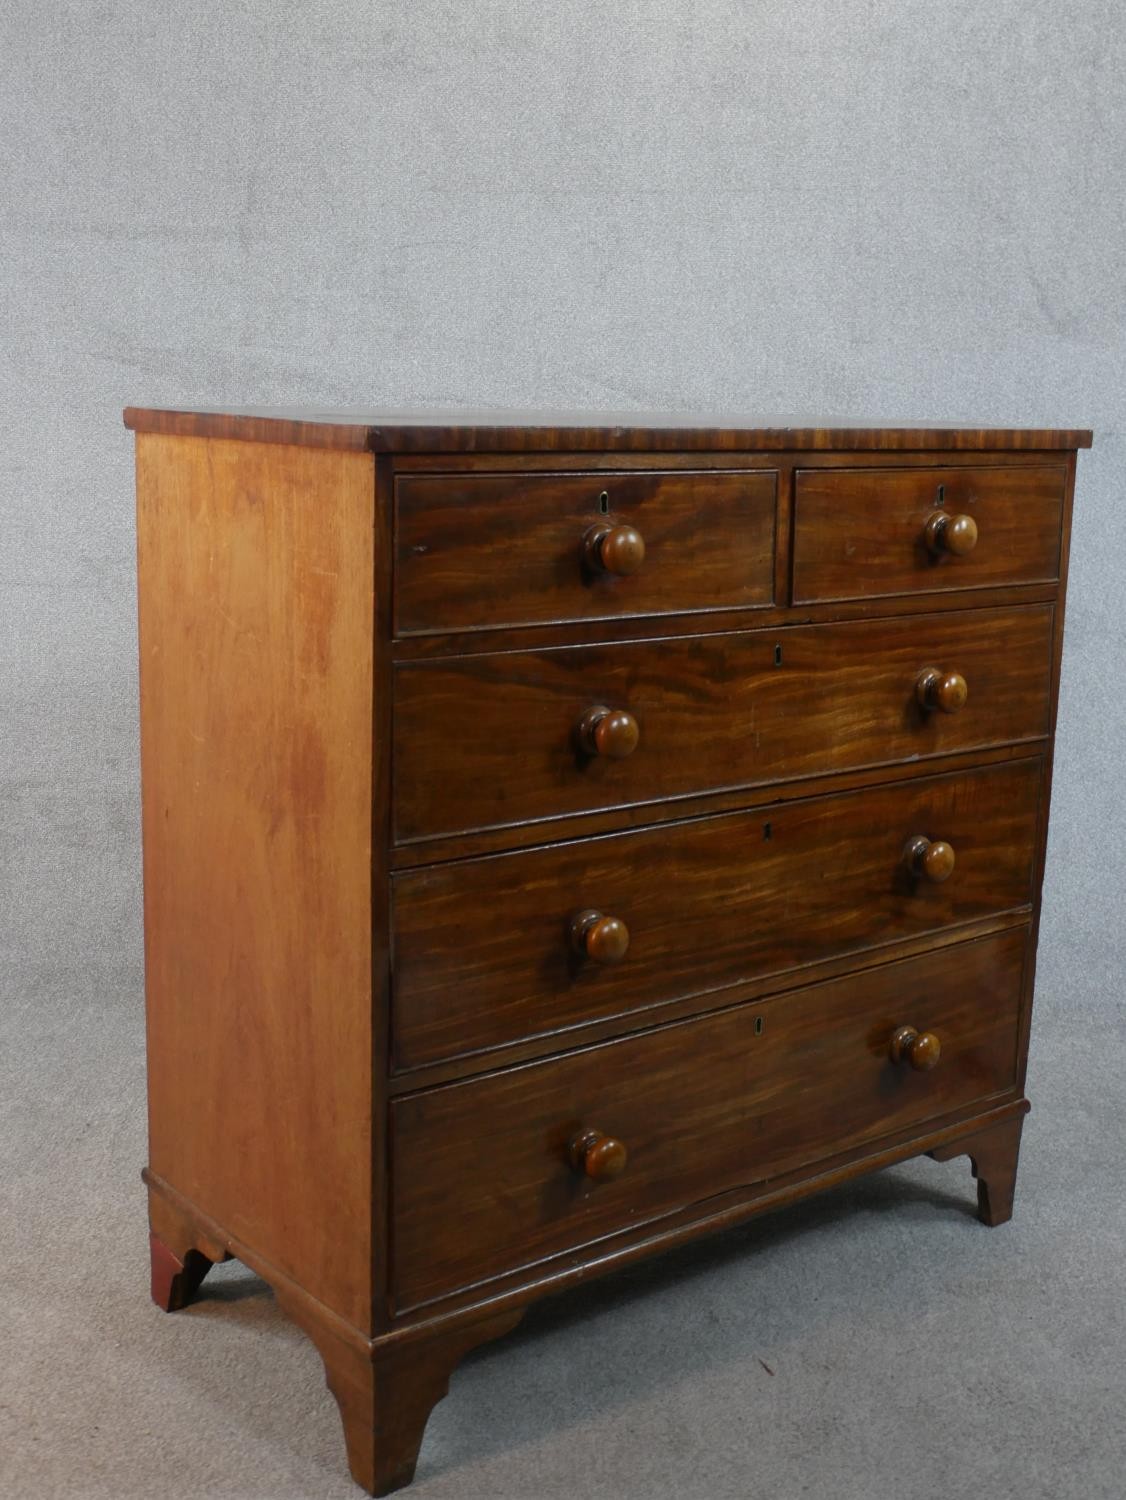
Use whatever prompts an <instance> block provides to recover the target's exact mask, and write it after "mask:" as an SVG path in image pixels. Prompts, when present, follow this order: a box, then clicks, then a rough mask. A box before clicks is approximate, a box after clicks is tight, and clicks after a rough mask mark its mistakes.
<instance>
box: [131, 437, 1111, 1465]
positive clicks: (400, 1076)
mask: <svg viewBox="0 0 1126 1500" xmlns="http://www.w3.org/2000/svg"><path fill="white" fill-rule="evenodd" d="M126 421H127V424H128V425H129V426H130V427H131V428H133V429H134V430H135V432H136V446H137V493H138V542H139V564H140V574H139V576H140V589H139V599H140V651H141V717H142V773H143V815H144V864H145V869H144V874H145V949H146V971H147V1017H148V1059H149V1100H150V1113H149V1118H150V1158H149V1165H148V1167H147V1169H146V1171H145V1174H144V1176H145V1181H146V1183H147V1184H148V1191H149V1212H150V1224H151V1248H152V1290H153V1296H154V1298H155V1299H156V1301H157V1302H158V1304H159V1305H160V1306H162V1307H164V1308H165V1309H168V1310H171V1309H173V1308H176V1307H180V1306H183V1305H184V1304H185V1303H186V1302H187V1301H188V1300H189V1299H190V1297H191V1296H192V1295H193V1294H194V1292H195V1291H196V1289H197V1288H198V1286H199V1284H200V1282H201V1280H202V1278H203V1276H204V1274H205V1273H206V1271H207V1270H208V1268H209V1267H210V1266H211V1265H212V1264H213V1263H214V1262H215V1261H217V1260H222V1259H226V1258H228V1257H231V1256H236V1257H238V1258H239V1259H240V1260H242V1261H245V1262H246V1264H247V1265H249V1266H251V1267H253V1269H254V1270H255V1271H257V1272H258V1273H259V1274H260V1275H261V1276H262V1277H264V1278H265V1280H266V1281H267V1282H269V1283H270V1285H271V1286H272V1287H273V1289H274V1291H275V1293H276V1295H277V1297H278V1300H279V1302H280V1303H281V1305H282V1306H283V1307H284V1308H285V1309H286V1310H287V1311H288V1312H289V1313H290V1314H291V1315H292V1317H293V1318H294V1319H295V1320H296V1321H297V1322H298V1323H299V1324H300V1325H301V1326H302V1327H303V1328H304V1329H305V1330H306V1331H307V1332H308V1333H309V1335H310V1336H311V1338H312V1339H313V1340H314V1342H315V1343H316V1345H317V1347H318V1349H319V1350H320V1353H321V1355H322V1356H323V1358H324V1363H325V1368H326V1373H327V1378H328V1383H329V1386H330V1388H331V1390H332V1391H333V1394H334V1395H335V1397H336V1399H337V1402H338V1404H339V1407H340V1411H341V1415H342V1418H343V1423H344V1431H345V1437H346V1442H347V1450H348V1456H349V1461H350V1464H351V1469H352V1473H353V1474H354V1476H355V1478H356V1479H357V1480H358V1481H359V1483H360V1484H361V1485H363V1486H364V1487H365V1488H366V1489H368V1490H369V1491H370V1492H371V1493H373V1494H383V1493H386V1492H387V1491H388V1490H391V1489H394V1488H396V1487H397V1486H399V1485H402V1484H405V1483H407V1482H408V1481H409V1480H410V1478H411V1476H412V1474H413V1471H414V1464H415V1459H416V1457H417V1453H418V1449H419V1445H420V1443H421V1440H422V1433H423V1429H424V1427H425V1423H426V1419H427V1417H428V1415H429V1412H430V1410H431V1407H432V1406H433V1405H434V1403H435V1402H436V1401H437V1400H438V1399H439V1398H440V1397H441V1396H442V1395H443V1393H444V1392H445V1389H446V1385H447V1381H448V1379H449V1376H450V1374H451V1372H452V1370H453V1369H454V1367H455V1365H456V1363H457V1361H458V1360H459V1359H460V1357H461V1356H462V1355H463V1354H464V1353H465V1352H466V1351H467V1350H468V1349H470V1348H472V1347H473V1346H474V1345H476V1344H479V1343H481V1342H482V1341H484V1340H486V1339H490V1338H493V1337H495V1336H496V1335H498V1334H500V1333H502V1332H504V1331H505V1330H506V1329H508V1328H511V1327H512V1326H513V1325H514V1324H515V1323H516V1321H517V1320H518V1319H519V1317H520V1315H521V1312H522V1311H523V1309H524V1308H525V1307H526V1306H527V1304H528V1303H529V1302H530V1301H531V1300H532V1299H534V1298H536V1297H538V1296H541V1295H543V1294H545V1293H548V1292H554V1291H559V1290H562V1289H563V1288H566V1287H567V1286H569V1285H571V1284H577V1283H581V1282H582V1281H584V1280H585V1279H587V1278H588V1277H589V1276H590V1275H592V1274H594V1273H596V1272H601V1271H607V1270H610V1269H612V1268H613V1267H615V1266H619V1265H623V1264H625V1263H627V1262H629V1261H632V1260H635V1259H637V1258H639V1257H642V1256H646V1255H649V1254H652V1253H655V1252H657V1251H659V1250H661V1249H662V1248H664V1247H667V1246H671V1245H673V1244H676V1243H678V1242H681V1241H684V1240H686V1239H688V1238H691V1237H693V1236H695V1235H699V1234H702V1233H705V1232H707V1231H708V1230H711V1229H715V1228H719V1227H721V1226H724V1225H728V1224H731V1223H734V1222H736V1221H738V1220H740V1219H743V1218H746V1217H748V1216H750V1215H752V1214H755V1213H758V1212H761V1211H763V1210H766V1209H770V1208H776V1207H779V1206H781V1205H783V1204H785V1203H787V1202H789V1201H791V1200H793V1199H796V1198H798V1197H800V1196H802V1195H805V1194H808V1193H812V1192H815V1191H817V1190H819V1189H820V1188H823V1187H826V1186H829V1185H832V1184H835V1183H838V1182H840V1181H842V1180H843V1179H846V1178H848V1177H851V1176H854V1175H857V1174H859V1173H862V1172H868V1171H872V1170H875V1169H877V1168H880V1167H883V1166H886V1165H888V1164H891V1163H894V1162H896V1161H900V1160H903V1159H905V1158H908V1157H911V1156H916V1155H921V1154H925V1153H929V1154H930V1155H931V1156H933V1157H936V1158H938V1159H940V1160H944V1159H947V1158H950V1157H954V1156H959V1155H963V1156H967V1157H968V1158H969V1160H970V1162H971V1164H972V1167H973V1172H974V1175H975V1177H976V1178H977V1186H978V1199H979V1207H980V1216H981V1218H982V1219H983V1220H984V1221H985V1222H986V1223H987V1224H998V1223H1001V1222H1003V1221H1004V1220H1005V1219H1007V1218H1008V1217H1009V1215H1010V1212H1011V1207H1012V1199H1013V1185H1014V1179H1015V1175H1016V1166H1017V1153H1018V1147H1019V1142H1020V1132H1021V1123H1022V1119H1023V1115H1024V1112H1025V1111H1026V1110H1027V1108H1028V1104H1027V1101H1026V1100H1025V1097H1024V1076H1025V1058H1026V1053H1027V1044H1028V1032H1029V1020H1030V1006H1031V999H1032V989H1033V969H1034V958H1035V944H1036V928H1037V920H1038V912H1039V893H1040V886H1041V880H1042V876H1043V863H1044V850H1045V842H1046V833H1047V817H1048V802H1049V791H1050V775H1051V751H1052V733H1053V724H1054V717H1055V704H1056V694H1057V686H1058V672H1059V661H1060V649H1061V642H1062V630H1063V596H1064V585H1065V579H1066V573H1067V551H1068V534H1069V519H1070V509H1071V501H1072V491H1073V483H1074V474H1075V462H1076V450H1077V449H1078V448H1080V447H1084V446H1087V445H1088V444H1089V443H1090V434H1089V433H1087V432H1081V431H1028V430H1010V429H1002V430H990V431H982V430H967V429H955V428H937V427H936V428H909V429H908V428H883V429H879V428H858V427H823V426H822V427H815V426H808V427H805V426H803V427H796V426H790V427H783V426H769V425H757V426H756V425H753V424H748V423H741V424H734V423H725V424H719V423H708V424H702V423H701V424H693V423H691V422H689V421H687V420H683V421H676V420H669V419H657V418H647V417H631V418H628V419H622V420H621V421H620V422H618V423H614V424H611V423H610V422H608V421H607V420H606V419H601V421H596V419H589V420H587V419H581V418H576V419H571V420H563V419H561V420H559V421H550V422H549V421H546V420H545V419H543V418H536V417H532V416H525V417H519V416H513V417H511V418H510V417H508V416H503V415H502V416H497V415H495V414H494V415H489V416H481V417H460V418H456V419H455V418H442V417H417V418H415V417H383V416H380V415H378V414H357V415H355V416H350V415H335V414H331V415H329V414H326V415H323V416H320V415H316V414H285V413H273V414H271V413H242V414H240V413H236V412H218V411H212V412H205V411H197V412H192V411H156V410H149V409H136V408H131V409H130V410H129V411H128V412H127V413H126Z"/></svg>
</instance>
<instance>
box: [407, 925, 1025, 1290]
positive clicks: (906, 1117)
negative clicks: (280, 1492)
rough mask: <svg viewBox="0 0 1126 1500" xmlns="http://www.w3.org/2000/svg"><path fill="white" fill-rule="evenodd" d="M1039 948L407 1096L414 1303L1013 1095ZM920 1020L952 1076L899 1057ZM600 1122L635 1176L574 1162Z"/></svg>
mask: <svg viewBox="0 0 1126 1500" xmlns="http://www.w3.org/2000/svg"><path fill="white" fill-rule="evenodd" d="M1026 943H1027V934H1026V932H1025V931H1024V930H1018V931H1015V932H1010V933H1005V934H1002V935H1001V936H999V937H996V938H989V939H986V940H985V941H983V942H977V943H969V944H966V945H964V946H962V947H959V948H953V949H947V950H946V951H944V952H943V953H942V954H940V955H936V956H933V957H928V958H926V959H916V960H911V961H908V962H906V963H902V964H889V965H887V966H886V967H884V968H878V969H874V970H869V971H868V972H866V973H864V974H862V975H859V976H856V977H854V978H851V979H845V980H838V981H836V982H835V983H833V984H829V985H823V986H815V987H813V988H812V989H809V990H803V991H797V992H793V993H791V994H789V995H788V996H786V997H784V998H780V999H777V1000H769V1001H765V1002H763V1003H761V1004H755V1005H751V1006H737V1007H735V1008H734V1009H732V1010H729V1011H724V1012H720V1013H719V1014H717V1015H715V1016H712V1017H709V1018H704V1019H701V1020H695V1021H687V1022H681V1023H678V1024H676V1025H672V1026H667V1027H661V1028H659V1029H657V1030H655V1031H651V1032H646V1033H642V1034H640V1035H636V1036H633V1037H630V1038H627V1039H625V1040H622V1041H618V1042H612V1043H608V1044H606V1045H603V1046H601V1047H593V1048H589V1049H585V1050H582V1051H579V1052H575V1053H571V1054H567V1055H564V1056H560V1057H555V1058H552V1059H550V1060H548V1061H545V1062H542V1063H537V1064H535V1065H533V1066H530V1067H524V1068H515V1069H509V1070H505V1071H503V1072H499V1073H493V1074H489V1075H486V1076H485V1077H483V1078H477V1079H473V1080H470V1081H469V1082H466V1083H459V1084H451V1085H447V1086H446V1087H444V1088H438V1089H432V1090H426V1091H423V1092H421V1093H418V1094H411V1095H407V1096H406V1097H404V1098H401V1099H397V1100H395V1102H394V1103H393V1105H392V1117H393V1128H392V1151H393V1153H394V1156H393V1166H392V1178H393V1182H394V1212H393V1226H394V1227H393V1234H394V1250H393V1256H392V1265H393V1293H394V1296H395V1300H396V1304H397V1305H398V1306H400V1307H408V1306H411V1305H415V1304H418V1303H421V1302H424V1301H427V1300H428V1299H431V1298H434V1297H437V1296H439V1295H441V1293H442V1292H444V1291H448V1290H450V1289H452V1288H453V1287H456V1286H459V1285H462V1284H464V1283H466V1282H472V1281H477V1280H479V1279H481V1278H487V1277H489V1276H495V1275H498V1274H500V1273H501V1272H503V1271H506V1270H510V1269H512V1268H513V1267H515V1266H518V1265H522V1264H528V1263H531V1262H534V1261H535V1260H536V1259H538V1258H539V1257H541V1256H546V1255H550V1254H552V1253H554V1252H558V1251H559V1250H561V1249H563V1248H570V1247H577V1246H579V1245H582V1244H584V1243H587V1242H589V1241H592V1240H594V1239H595V1238H596V1237H597V1236H599V1235H601V1234H608V1233H611V1232H613V1231H614V1230H615V1229H617V1228H620V1227H622V1226H623V1225H626V1224H636V1223H637V1222H639V1221H640V1220H643V1219H645V1218H653V1217H655V1216H658V1215H660V1214H661V1213H663V1212H667V1211H668V1210H670V1209H672V1208H674V1207H676V1206H678V1205H679V1204H681V1203H683V1202H686V1201H695V1200H698V1199H701V1198H705V1197H707V1196H709V1195H710V1194H713V1193H718V1192H720V1191H722V1190H724V1189H727V1188H732V1187H735V1186H737V1185H739V1184H742V1183H750V1182H754V1181H758V1180H761V1179H762V1178H764V1177H766V1176H769V1175H771V1174H773V1173H775V1172H781V1171H783V1170H784V1169H785V1168H786V1167H788V1166H792V1165H796V1164H797V1163H799V1162H808V1163H810V1164H811V1165H812V1164H813V1163H815V1162H816V1161H817V1160H818V1159H819V1157H822V1156H828V1155H830V1154H831V1153H832V1151H833V1150H839V1149H842V1148H843V1147H845V1146H847V1145H849V1144H851V1143H853V1142H856V1141H859V1140H862V1139H864V1138H865V1137H868V1136H875V1135H878V1134H880V1133H881V1132H886V1131H889V1130H891V1129H893V1128H896V1127H902V1126H909V1125H913V1124H915V1123H916V1122H918V1121H921V1120H926V1119H929V1118H933V1117H937V1116H940V1115H942V1114H943V1113H944V1112H945V1111H948V1110H952V1109H954V1108H956V1107H957V1106H959V1105H961V1104H965V1103H967V1102H968V1101H969V1100H971V1099H975V1098H980V1099H988V1098H989V1097H991V1096H993V1095H996V1094H999V1093H1001V1092H1002V1091H1003V1090H1004V1089H1006V1088H1007V1087H1010V1086H1011V1085H1012V1083H1013V1081H1014V1077H1015V1067H1016V1050H1015V1047H1014V1045H1013V1037H1014V1033H1015V1028H1016V1022H1017V1017H1018V1014H1019V1009H1020V994H1021V984H1020V980H1021V970H1022V966H1023V962H1024V953H1025V948H1026ZM760 1021H761V1023H762V1024H761V1029H760V1028H759V1026H758V1024H757V1023H759V1022H760ZM902 1024H912V1025H915V1026H917V1027H919V1028H920V1029H924V1030H933V1031H935V1032H938V1033H940V1034H941V1036H942V1039H943V1059H942V1065H941V1067H938V1068H935V1069H934V1070H933V1071H931V1072H925V1073H920V1072H917V1071H915V1070H914V1069H913V1068H910V1067H907V1068H904V1067H901V1066H898V1065H897V1064H895V1063H893V1062H892V1061H891V1059H890V1057H889V1055H888V1045H889V1039H890V1037H891V1035H892V1033H893V1031H894V1030H895V1028H896V1026H897V1025H902ZM586 1120H592V1121H596V1122H597V1123H598V1125H599V1128H600V1129H601V1130H603V1131H605V1132H607V1133H609V1134H611V1135H613V1136H614V1137H615V1138H617V1139H620V1140H622V1141H625V1142H627V1143H628V1146H629V1165H628V1167H627V1169H626V1170H625V1171H624V1172H623V1173H622V1174H621V1176H620V1177H619V1178H617V1179H616V1180H615V1181H612V1182H604V1181H591V1180H590V1179H588V1178H586V1177H584V1176H581V1175H577V1174H576V1172H575V1171H574V1169H573V1167H572V1165H571V1161H570V1158H569V1143H570V1141H571V1139H572V1137H573V1135H574V1133H575V1131H576V1129H577V1128H581V1127H582V1125H583V1122H584V1121H586ZM435 1141H442V1142H443V1143H444V1149H443V1150H442V1151H441V1153H440V1154H437V1155H436V1154H435V1152H434V1149H433V1144H434V1142H435ZM443 1226H449V1230H448V1231H446V1232H444V1230H443Z"/></svg>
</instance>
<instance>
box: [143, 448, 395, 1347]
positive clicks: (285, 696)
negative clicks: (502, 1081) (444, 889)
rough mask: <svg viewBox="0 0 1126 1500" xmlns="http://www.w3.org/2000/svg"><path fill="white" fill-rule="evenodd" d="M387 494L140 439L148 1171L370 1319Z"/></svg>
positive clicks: (364, 470)
mask: <svg viewBox="0 0 1126 1500" xmlns="http://www.w3.org/2000/svg"><path fill="white" fill-rule="evenodd" d="M373 503H374V484H373V462H372V459H371V458H370V456H368V455H364V454H348V453H338V452H319V451H317V450H314V449H302V448H284V447H274V446H269V447H268V446H262V445H252V444H245V443H234V442H204V441H200V440H198V439H193V438H165V437H160V436H156V435H148V434H142V435H140V436H139V437H138V439H137V506H138V510H137V521H138V551H139V560H140V597H139V612H140V665H141V768H142V817H143V835H144V839H143V842H144V876H145V881H144V900H145V969H146V991H147V1010H148V1066H149V1141H150V1158H149V1159H150V1163H151V1165H152V1168H153V1170H154V1171H155V1172H156V1173H157V1174H158V1175H159V1176H160V1177H162V1178H163V1179H165V1180H166V1181H168V1182H170V1183H172V1184H173V1185H174V1186H175V1187H176V1189H177V1190H178V1191H179V1192H180V1193H182V1194H183V1195H184V1196H185V1198H187V1199H189V1200H190V1201H191V1202H192V1203H194V1204H195V1205H197V1206H198V1207H199V1208H200V1209H202V1210H203V1211H204V1212H205V1213H206V1214H208V1215H209V1216H210V1217H211V1218H213V1219H215V1220H216V1221H218V1222H219V1223H220V1224H222V1225H223V1226H224V1227H225V1229H227V1230H228V1231H230V1232H231V1233H233V1234H235V1235H237V1236H238V1237H239V1238H242V1239H246V1240H247V1241H249V1242H250V1243H252V1244H253V1245H255V1246H256V1247H257V1248H258V1250H259V1251H260V1253H261V1254H262V1255H263V1256H265V1257H266V1258H267V1259H268V1260H270V1261H271V1262H272V1263H274V1264H276V1265H277V1266H278V1267H279V1268H280V1269H282V1270H283V1271H285V1272H286V1273H287V1274H288V1275H290V1276H292V1277H294V1278H295V1279H296V1280H297V1281H299V1282H300V1283H301V1285H302V1286H304V1287H305V1288H306V1289H307V1290H308V1291H309V1292H311V1293H312V1294H313V1295H314V1296H315V1297H317V1298H318V1299H320V1300H321V1301H322V1302H324V1303H326V1304H327V1305H328V1306H329V1307H331V1308H333V1309H334V1310H335V1311H336V1312H339V1313H340V1314H342V1315H343V1316H345V1317H347V1318H349V1319H351V1320H352V1321H353V1322H354V1323H355V1324H356V1325H357V1326H359V1327H367V1326H368V1324H369V1323H370V1320H371V1315H372V1312H371V1270H370V1267H371V1261H372V1233H371V1221H372V1210H371V1151H372V1137H371V1132H372V1077H371V1069H372V1046H373V1042H372V998H371V996H372V974H371V962H372V960H371V942H372V939H371V929H372V920H371V891H372V880H371V827H372V778H373V771H372V735H371V726H372V597H373V594H372V590H373V579H372V564H373V545H372V538H373ZM328 1224H331V1225H332V1226H333V1228H332V1232H331V1233H329V1232H326V1227H325V1226H326V1225H328ZM154 1227H155V1226H154Z"/></svg>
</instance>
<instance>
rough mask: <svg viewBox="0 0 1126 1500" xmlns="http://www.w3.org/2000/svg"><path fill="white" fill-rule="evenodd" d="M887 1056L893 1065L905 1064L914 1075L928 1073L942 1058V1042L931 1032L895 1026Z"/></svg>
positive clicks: (912, 1027) (911, 1027)
mask: <svg viewBox="0 0 1126 1500" xmlns="http://www.w3.org/2000/svg"><path fill="white" fill-rule="evenodd" d="M888 1056H889V1057H890V1058H891V1060H892V1062H894V1063H905V1064H907V1066H908V1067H911V1068H914V1069H915V1072H916V1073H929V1072H930V1070H931V1069H932V1068H937V1067H938V1064H939V1060H940V1059H941V1057H942V1042H941V1040H940V1039H939V1038H938V1037H937V1036H935V1034H934V1032H933V1031H918V1030H916V1028H915V1027H914V1026H897V1027H896V1028H895V1030H894V1031H893V1032H892V1034H891V1042H890V1044H889V1046H888Z"/></svg>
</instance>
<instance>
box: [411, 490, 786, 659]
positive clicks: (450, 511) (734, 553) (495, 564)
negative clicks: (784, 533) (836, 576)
mask: <svg viewBox="0 0 1126 1500" xmlns="http://www.w3.org/2000/svg"><path fill="white" fill-rule="evenodd" d="M774 505H775V476H774V475H773V474H772V473H770V472H766V473H763V472H761V471H757V472H754V473H739V472H737V471H736V472H731V471H725V472H722V473H716V472H714V471H703V472H700V473H695V474H693V473H681V472H673V473H650V474H639V473H625V474H606V473H596V474H535V475H513V474H496V475H480V474H478V475H461V476H457V475H445V476H435V477H421V476H413V477H404V478H400V479H399V480H398V482H397V484H396V569H397V572H396V619H397V626H398V631H399V633H400V634H403V635H410V634H415V633H418V632H421V631H430V630H456V629H464V628H480V629H490V630H495V629H497V628H499V627H502V626H509V625H528V624H540V623H544V622H551V621H570V620H587V619H607V618H615V617H621V616H644V615H652V614H661V613H667V612H670V611H673V610H688V611H699V612H707V611H713V610H718V609H728V608H755V607H761V606H763V605H766V604H769V603H770V602H771V601H772V598H773V591H774V578H773V573H774ZM603 507H605V509H603ZM603 520H605V521H606V522H608V523H609V524H611V525H621V526H626V525H628V526H631V527H633V528H636V530H637V531H638V532H639V533H640V534H641V537H642V538H643V542H644V562H643V563H642V564H641V566H640V568H639V570H638V571H637V572H636V573H634V574H632V575H629V576H616V575H615V574H614V573H612V572H608V571H605V570H601V569H593V568H591V567H590V566H588V565H586V564H585V562H584V546H583V542H584V537H585V536H586V534H587V533H588V531H589V530H590V528H592V527H593V526H596V525H597V524H599V522H600V521H603Z"/></svg>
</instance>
